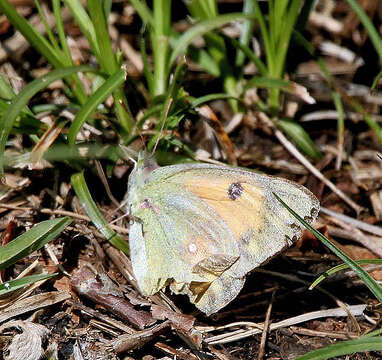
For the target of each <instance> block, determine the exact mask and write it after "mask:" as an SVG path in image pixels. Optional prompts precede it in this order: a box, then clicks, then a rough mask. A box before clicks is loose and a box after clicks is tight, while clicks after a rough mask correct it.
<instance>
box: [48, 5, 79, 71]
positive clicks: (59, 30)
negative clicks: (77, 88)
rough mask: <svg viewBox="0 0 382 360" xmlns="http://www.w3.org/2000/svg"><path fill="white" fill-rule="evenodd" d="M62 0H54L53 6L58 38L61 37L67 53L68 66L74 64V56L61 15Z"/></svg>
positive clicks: (63, 48)
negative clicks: (71, 52)
mask: <svg viewBox="0 0 382 360" xmlns="http://www.w3.org/2000/svg"><path fill="white" fill-rule="evenodd" d="M60 4H61V0H53V1H52V6H53V13H54V17H55V19H56V29H57V35H58V38H59V39H60V43H61V47H62V51H63V53H64V55H65V59H66V60H65V63H66V64H67V66H73V65H74V64H73V60H72V56H71V54H70V50H69V46H68V42H67V41H66V34H65V29H64V22H63V20H62V16H61V6H60Z"/></svg>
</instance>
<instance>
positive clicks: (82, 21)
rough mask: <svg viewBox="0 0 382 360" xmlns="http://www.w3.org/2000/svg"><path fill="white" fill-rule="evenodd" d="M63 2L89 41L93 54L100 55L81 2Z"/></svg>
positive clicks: (75, 0) (91, 26) (91, 27)
mask: <svg viewBox="0 0 382 360" xmlns="http://www.w3.org/2000/svg"><path fill="white" fill-rule="evenodd" d="M63 2H64V3H65V5H66V6H67V7H68V9H69V10H70V12H71V14H72V15H73V17H74V19H75V20H76V23H77V24H78V26H79V28H80V29H81V32H82V33H83V34H84V36H85V37H86V39H87V41H88V42H89V45H90V47H91V49H92V52H93V54H94V55H95V57H96V58H97V59H98V58H99V57H100V56H101V54H100V51H99V48H98V44H97V40H96V35H95V31H94V26H93V23H92V22H91V20H90V18H89V15H88V14H87V12H86V11H85V9H84V7H83V6H82V5H81V2H80V1H79V0H63Z"/></svg>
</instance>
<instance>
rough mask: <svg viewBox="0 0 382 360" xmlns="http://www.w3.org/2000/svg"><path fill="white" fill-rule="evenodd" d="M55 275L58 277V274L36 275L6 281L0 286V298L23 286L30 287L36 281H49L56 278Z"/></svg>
mask: <svg viewBox="0 0 382 360" xmlns="http://www.w3.org/2000/svg"><path fill="white" fill-rule="evenodd" d="M57 275H58V273H54V274H38V275H30V276H25V277H23V278H21V279H15V280H10V281H7V282H5V283H3V284H0V296H2V295H5V294H7V293H10V292H12V291H15V290H17V289H20V288H22V287H24V286H28V285H31V284H33V283H35V282H37V281H40V280H45V279H50V278H52V277H54V276H57Z"/></svg>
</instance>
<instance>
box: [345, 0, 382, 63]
mask: <svg viewBox="0 0 382 360" xmlns="http://www.w3.org/2000/svg"><path fill="white" fill-rule="evenodd" d="M347 2H348V4H349V5H350V6H351V7H352V9H353V11H354V12H355V13H356V14H357V16H358V18H359V20H360V21H361V23H362V24H363V26H364V27H365V29H366V31H367V32H368V33H369V36H370V40H371V42H372V43H373V45H374V47H375V50H376V51H377V53H378V56H379V61H382V39H381V35H380V34H379V33H378V31H377V29H376V28H375V26H374V25H373V22H372V21H371V19H370V17H369V16H368V15H367V14H366V12H365V11H364V10H363V8H362V6H361V5H360V3H359V2H358V1H357V0H347Z"/></svg>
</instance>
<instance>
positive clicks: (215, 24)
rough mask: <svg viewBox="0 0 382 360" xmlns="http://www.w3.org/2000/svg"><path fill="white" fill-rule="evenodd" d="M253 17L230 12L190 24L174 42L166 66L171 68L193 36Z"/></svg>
mask: <svg viewBox="0 0 382 360" xmlns="http://www.w3.org/2000/svg"><path fill="white" fill-rule="evenodd" d="M253 18H254V16H253V15H249V14H242V13H231V14H224V15H219V16H217V17H215V18H213V19H208V20H203V21H200V22H199V23H197V24H195V25H194V26H192V27H191V28H190V29H189V30H187V31H186V32H185V33H183V35H182V36H180V37H179V38H178V39H177V40H176V41H175V42H174V47H173V51H172V54H171V57H170V60H169V63H168V68H171V66H172V65H173V64H174V62H175V60H176V58H177V57H178V56H179V55H181V54H183V53H184V52H185V51H186V49H187V47H188V46H189V45H190V44H191V42H192V41H193V40H194V39H195V37H197V36H202V35H204V34H205V33H207V32H209V31H211V30H214V29H216V28H219V27H220V26H222V25H224V24H226V23H229V22H231V21H234V20H240V19H253Z"/></svg>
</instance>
